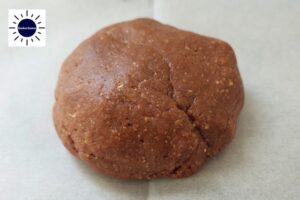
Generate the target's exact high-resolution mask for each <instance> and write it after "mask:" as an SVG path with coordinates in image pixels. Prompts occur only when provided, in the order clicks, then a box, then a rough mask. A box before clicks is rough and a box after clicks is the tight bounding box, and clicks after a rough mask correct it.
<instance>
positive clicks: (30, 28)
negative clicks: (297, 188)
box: [18, 19, 36, 37]
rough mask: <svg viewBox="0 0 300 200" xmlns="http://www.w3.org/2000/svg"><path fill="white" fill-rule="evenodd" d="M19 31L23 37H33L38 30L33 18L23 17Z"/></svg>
mask: <svg viewBox="0 0 300 200" xmlns="http://www.w3.org/2000/svg"><path fill="white" fill-rule="evenodd" d="M18 32H19V33H20V35H22V36H23V37H31V36H33V35H34V34H35V32H36V24H35V22H34V21H33V20H31V19H22V20H21V21H20V22H19V24H18Z"/></svg>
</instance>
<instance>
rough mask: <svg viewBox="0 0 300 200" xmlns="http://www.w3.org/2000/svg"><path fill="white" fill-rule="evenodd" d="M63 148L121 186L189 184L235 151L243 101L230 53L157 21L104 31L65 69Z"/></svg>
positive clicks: (59, 102) (60, 124) (60, 100)
mask: <svg viewBox="0 0 300 200" xmlns="http://www.w3.org/2000/svg"><path fill="white" fill-rule="evenodd" d="M55 98H56V102H55V105H54V108H53V118H54V124H55V127H56V130H57V132H58V135H59V137H60V138H61V140H62V142H63V144H64V145H65V146H66V148H67V149H68V150H69V151H70V152H72V153H73V154H74V155H75V156H77V157H79V158H80V159H81V160H84V161H86V162H87V163H89V164H90V165H91V166H93V167H94V168H96V169H97V170H99V171H101V172H103V173H105V174H109V175H111V176H115V177H119V178H123V179H152V178H158V177H175V178H179V177H186V176H190V175H192V174H194V173H195V172H197V171H198V169H199V168H200V167H201V166H202V165H203V164H204V163H205V162H206V161H207V160H208V158H209V157H211V156H214V155H215V154H216V153H218V152H219V151H220V150H221V149H222V148H223V147H224V146H225V145H226V144H228V143H229V142H230V141H231V140H232V138H233V136H234V134H235V129H236V121H237V117H238V114H239V113H240V111H241V108H242V106H243V100H244V91H243V85H242V81H241V78H240V74H239V71H238V68H237V62H236V58H235V55H234V52H233V50H232V48H231V47H230V46H229V45H228V44H227V43H225V42H223V41H220V40H218V39H214V38H209V37H206V36H201V35H198V34H195V33H191V32H187V31H183V30H180V29H177V28H174V27H171V26H168V25H164V24H161V23H159V22H157V21H154V20H151V19H145V18H143V19H136V20H132V21H127V22H122V23H119V24H114V25H112V26H109V27H106V28H104V29H102V30H100V31H98V32H97V33H95V34H94V35H93V36H92V37H90V38H88V39H87V40H85V41H83V42H82V43H81V44H80V45H79V46H78V47H77V48H76V49H75V50H74V52H73V53H72V54H71V55H70V56H69V57H68V58H67V59H66V61H65V62H64V63H63V66H62V69H61V72H60V76H59V81H58V84H57V88H56V91H55Z"/></svg>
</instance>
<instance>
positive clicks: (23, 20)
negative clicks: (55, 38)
mask: <svg viewBox="0 0 300 200" xmlns="http://www.w3.org/2000/svg"><path fill="white" fill-rule="evenodd" d="M8 28H9V46H44V44H45V11H44V10H9V27H8Z"/></svg>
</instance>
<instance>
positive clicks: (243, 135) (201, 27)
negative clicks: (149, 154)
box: [0, 0, 300, 200]
mask: <svg viewBox="0 0 300 200" xmlns="http://www.w3.org/2000/svg"><path fill="white" fill-rule="evenodd" d="M9 8H15V9H18V8H20V9H22V8H40V9H46V15H47V25H46V27H47V40H46V43H47V46H46V47H44V48H12V47H8V45H7V10H8V9H9ZM0 10H1V12H0V24H1V29H0V56H1V57H0V199H1V200H2V199H3V200H33V199H36V200H52V199H53V200H54V199H55V200H57V199H61V200H82V199H97V200H98V199H99V200H104V199H105V200H106V199H109V200H111V199H120V200H121V199H122V200H124V199H125V200H126V199H133V200H135V199H138V200H142V199H149V200H155V199H162V200H166V199H174V200H177V199H178V200H184V199H202V200H208V199H225V200H227V199H228V200H232V199H244V200H246V199H255V200H258V199H272V200H274V199H278V200H281V199H289V200H290V199H291V200H296V199H300V156H299V152H300V89H299V87H300V78H299V76H300V1H283V0H282V1H281V0H272V1H271V0H270V1H260V0H252V1H234V0H227V1H204V0H203V1H197V0H194V1H192V0H188V1H186V0H185V1H180V0H173V1H167V0H155V1H138V0H126V1H125V0H124V1H111V0H110V1H103V0H101V1H96V0H93V1H80V0H60V1H50V0H47V1H43V2H41V1H38V0H11V1H8V0H6V1H1V3H0ZM140 16H148V17H153V18H155V19H158V20H160V21H162V22H165V23H169V24H172V25H175V26H177V27H180V28H183V29H187V30H191V31H194V32H197V33H200V34H203V35H208V36H212V37H217V38H220V39H223V40H225V41H227V42H228V43H230V44H231V45H232V47H233V48H234V50H235V53H236V56H237V59H238V63H239V69H240V72H241V75H242V78H243V81H244V86H245V92H246V100H245V106H244V109H243V111H242V113H241V115H240V118H239V123H238V129H237V135H236V137H235V139H234V140H233V142H232V143H231V144H230V145H229V146H228V147H227V148H226V149H225V150H224V151H223V152H222V153H220V154H219V155H218V156H216V157H215V158H213V159H211V160H210V161H209V162H208V163H207V164H206V165H205V166H204V167H203V168H202V169H201V170H200V171H199V173H197V174H196V175H195V176H192V177H190V178H186V179H177V180H174V179H160V180H154V181H149V182H147V181H121V180H117V179H114V178H110V177H107V176H105V175H101V174H98V173H96V172H94V171H93V170H91V169H90V168H89V167H87V166H86V165H85V164H84V163H82V162H80V161H78V160H77V159H75V158H73V157H72V156H71V155H70V154H69V153H68V152H67V151H66V150H65V148H64V147H63V145H62V144H61V142H60V140H59V139H58V137H57V136H56V133H55V130H54V127H53V124H52V116H51V115H52V113H51V109H52V105H53V102H54V95H53V91H54V88H55V84H56V81H57V77H58V72H59V68H60V65H61V63H62V62H63V60H64V59H65V58H66V56H67V55H68V54H69V53H70V52H71V51H72V50H73V49H74V48H75V47H76V46H77V45H78V44H79V43H80V42H81V41H82V40H83V39H85V38H87V37H89V36H90V35H91V34H93V33H94V32H95V31H96V30H98V29H100V28H101V27H103V26H105V25H109V24H111V23H114V22H118V21H123V20H127V19H132V18H135V17H140Z"/></svg>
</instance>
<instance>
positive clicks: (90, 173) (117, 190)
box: [73, 158, 149, 200]
mask: <svg viewBox="0 0 300 200" xmlns="http://www.w3.org/2000/svg"><path fill="white" fill-rule="evenodd" d="M73 160H74V162H76V164H78V167H79V169H80V170H81V172H82V173H83V174H84V175H86V176H87V178H88V179H89V180H91V182H93V183H94V184H96V185H97V186H98V187H99V189H100V188H101V191H103V189H105V190H107V193H109V196H110V197H111V198H112V199H138V200H146V199H147V196H148V188H149V187H148V186H149V181H134V180H129V181H126V180H121V179H117V178H114V177H110V176H107V175H105V174H102V173H100V172H97V171H96V170H94V169H92V168H91V167H90V166H88V165H87V164H86V163H84V162H83V161H81V160H79V159H77V158H73Z"/></svg>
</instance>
